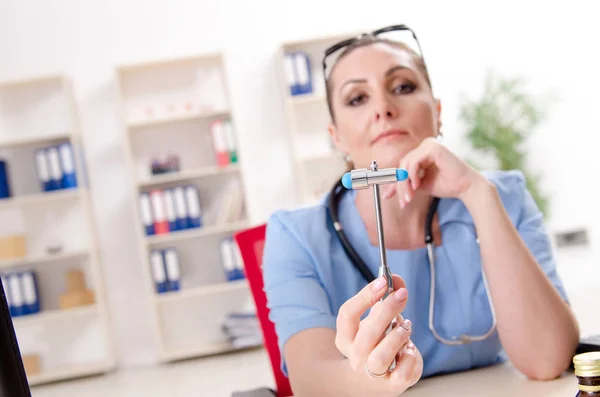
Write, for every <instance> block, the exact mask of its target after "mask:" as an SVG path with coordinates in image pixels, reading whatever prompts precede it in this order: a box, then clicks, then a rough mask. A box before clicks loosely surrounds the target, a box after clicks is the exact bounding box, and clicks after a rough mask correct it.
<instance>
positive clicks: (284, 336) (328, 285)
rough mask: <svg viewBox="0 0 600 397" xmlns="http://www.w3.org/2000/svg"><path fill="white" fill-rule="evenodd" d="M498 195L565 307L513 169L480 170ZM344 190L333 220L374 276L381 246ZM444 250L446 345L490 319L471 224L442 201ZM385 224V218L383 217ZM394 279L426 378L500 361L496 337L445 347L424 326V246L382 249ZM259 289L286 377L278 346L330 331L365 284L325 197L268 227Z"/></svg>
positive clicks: (441, 278)
mask: <svg viewBox="0 0 600 397" xmlns="http://www.w3.org/2000/svg"><path fill="white" fill-rule="evenodd" d="M485 175H486V177H487V178H488V179H489V180H490V181H492V182H493V183H494V184H495V185H496V186H497V189H498V192H499V194H500V197H501V199H502V202H503V204H504V206H505V208H506V211H507V213H508V215H509V217H510V219H511V220H512V222H513V224H514V225H515V227H516V228H517V230H518V231H519V233H520V235H521V237H522V238H523V240H524V241H525V243H526V244H527V246H528V247H529V249H530V250H531V252H532V253H533V255H534V256H535V258H536V259H537V261H538V263H539V264H540V266H541V267H542V269H543V271H544V272H545V274H546V275H547V277H548V278H549V279H550V281H551V282H552V284H553V285H554V286H555V287H556V288H557V290H558V292H559V293H560V294H561V295H562V297H563V299H565V301H567V296H566V293H565V291H564V288H563V285H562V282H561V280H560V279H559V277H558V275H557V273H556V263H555V259H554V257H553V253H552V247H551V243H550V239H549V236H548V234H547V232H546V230H545V228H544V224H543V216H542V213H541V212H540V211H539V209H538V208H537V206H536V204H535V202H534V200H533V198H532V196H531V194H530V193H529V192H528V190H527V188H526V185H525V178H524V177H523V174H522V173H521V172H519V171H496V172H488V173H485ZM355 194H356V192H355V191H348V192H346V194H344V196H343V197H342V199H341V201H340V204H339V218H340V222H341V223H342V225H343V227H344V229H345V232H346V235H347V237H348V239H349V240H350V243H351V244H352V245H353V247H354V248H355V249H356V251H357V252H358V254H359V255H360V256H361V257H362V258H363V259H364V260H365V262H366V263H367V265H368V266H369V268H370V269H371V271H372V272H373V274H375V275H377V272H378V266H379V249H378V247H377V246H374V245H372V244H371V243H370V242H369V238H368V236H367V232H366V229H365V226H364V223H363V221H362V219H361V218H360V215H359V213H358V211H357V209H356V206H355V204H354V198H355ZM438 218H439V222H440V227H441V231H442V244H441V245H440V246H437V247H436V248H435V258H436V259H435V260H436V269H435V274H436V280H435V286H436V290H435V306H434V313H435V317H434V325H435V328H436V330H437V332H438V333H439V334H441V336H443V337H445V338H446V339H452V337H454V336H459V335H461V334H463V333H466V334H470V335H482V334H484V333H486V332H487V331H488V329H489V328H490V325H491V322H492V316H491V312H490V308H489V304H488V300H487V296H486V292H485V288H484V284H483V279H482V274H481V257H480V253H479V246H478V243H477V237H476V234H475V228H474V223H473V220H472V218H471V216H470V215H469V213H468V211H467V209H466V208H465V206H464V205H463V203H462V202H461V201H460V200H457V199H442V200H440V203H439V207H438ZM384 221H385V220H384ZM387 258H388V265H389V266H390V269H391V271H392V273H395V274H398V275H400V276H401V277H402V278H403V279H404V281H405V282H406V286H407V289H408V297H409V298H408V303H407V306H406V309H405V310H404V312H403V316H404V317H405V318H408V319H410V320H411V321H412V324H413V331H412V336H411V339H412V341H413V342H414V343H415V345H416V346H417V347H418V348H419V350H420V352H421V354H422V356H423V362H424V368H423V377H427V376H431V375H434V374H440V373H447V372H453V371H461V370H467V369H471V368H476V367H481V366H486V365H490V364H494V363H497V362H500V361H502V360H504V359H505V355H504V354H503V351H502V346H501V344H500V340H499V337H498V334H497V332H495V333H494V334H492V336H490V337H489V338H488V339H486V340H485V341H483V342H475V343H471V344H468V345H459V346H448V345H445V344H443V343H441V342H438V341H437V339H435V337H434V336H433V334H432V333H431V331H430V330H429V326H428V324H429V293H430V269H429V262H428V259H427V251H426V248H424V247H423V248H419V249H414V250H390V249H388V250H387ZM263 272H264V282H265V292H266V294H267V299H268V307H269V309H270V318H271V321H273V323H274V324H275V327H276V331H277V335H278V339H279V348H280V350H281V354H282V365H281V368H282V370H283V372H284V373H285V374H286V375H287V368H286V365H285V360H284V359H283V346H284V344H285V343H286V341H287V340H288V339H289V338H290V337H291V336H292V335H294V334H296V333H298V332H300V331H302V330H306V329H309V328H315V327H327V328H331V329H335V326H336V315H337V313H338V310H339V308H340V306H341V305H342V304H343V303H344V302H345V301H346V300H348V299H349V298H351V297H352V296H354V295H355V294H356V293H357V292H358V291H359V290H360V289H361V288H363V287H364V286H365V285H366V281H365V279H364V278H363V277H362V276H361V274H360V273H359V272H358V271H357V270H356V269H355V268H354V266H353V264H352V262H351V261H350V260H349V259H348V257H347V256H346V254H345V252H344V250H343V248H342V245H341V243H340V241H339V239H338V238H337V235H336V234H335V230H334V229H333V226H332V224H331V221H330V220H329V217H328V215H327V196H325V198H324V199H323V200H322V201H321V202H320V203H319V204H317V205H315V206H311V207H304V208H300V209H294V210H280V211H277V212H275V213H274V214H273V215H272V216H271V217H270V218H269V221H268V224H267V236H266V242H265V249H264V257H263Z"/></svg>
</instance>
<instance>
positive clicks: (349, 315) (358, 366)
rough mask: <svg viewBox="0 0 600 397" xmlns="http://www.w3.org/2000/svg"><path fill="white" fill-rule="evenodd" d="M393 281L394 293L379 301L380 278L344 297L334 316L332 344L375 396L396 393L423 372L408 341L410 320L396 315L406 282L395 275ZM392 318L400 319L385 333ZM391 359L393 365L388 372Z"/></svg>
mask: <svg viewBox="0 0 600 397" xmlns="http://www.w3.org/2000/svg"><path fill="white" fill-rule="evenodd" d="M393 281H394V292H393V293H391V294H390V295H389V296H388V297H387V298H386V299H385V300H383V301H382V302H379V300H380V299H381V297H382V296H383V295H384V293H385V290H386V286H387V283H386V281H385V278H384V277H380V278H378V279H376V280H375V281H373V282H371V283H370V284H369V285H367V286H366V287H365V288H363V289H362V290H361V291H360V292H359V293H358V294H356V295H355V296H353V297H352V298H350V299H348V300H347V301H346V302H345V303H344V304H343V305H342V306H341V308H340V310H339V313H338V316H337V331H336V337H335V344H336V347H337V348H338V350H339V351H340V352H341V353H342V354H343V355H344V356H345V357H346V358H347V359H348V360H349V362H350V365H351V367H352V369H353V370H354V371H355V372H356V375H357V376H358V377H361V379H364V384H365V385H366V388H367V390H368V391H370V392H371V391H372V392H375V391H378V393H377V395H378V396H379V395H380V396H383V395H390V396H397V395H398V394H399V393H402V392H404V390H406V389H408V388H409V387H410V386H412V385H414V384H415V383H416V382H417V381H418V380H419V378H420V377H421V374H422V372H423V359H422V357H421V354H420V353H419V351H418V350H417V348H416V346H415V345H414V344H413V343H412V342H411V341H410V334H411V323H410V320H408V319H403V318H402V316H401V315H400V313H402V311H403V310H404V308H405V307H406V301H407V299H408V292H407V290H406V288H405V287H406V285H405V283H404V280H402V278H401V277H400V276H398V275H393ZM368 309H371V311H370V312H369V315H368V316H367V317H365V319H364V320H362V321H361V316H362V315H363V314H364V313H365V312H366V311H367V310H368ZM395 319H399V320H400V321H399V322H398V325H397V326H396V327H395V328H394V329H393V330H392V331H391V332H389V333H388V334H387V335H386V334H385V332H386V330H387V328H388V326H389V324H390V323H391V322H392V321H393V320H395ZM394 358H395V359H396V368H395V369H394V370H392V371H388V368H389V366H390V364H391V363H392V361H393V360H394ZM378 374H383V375H382V376H376V375H378ZM361 383H363V382H361Z"/></svg>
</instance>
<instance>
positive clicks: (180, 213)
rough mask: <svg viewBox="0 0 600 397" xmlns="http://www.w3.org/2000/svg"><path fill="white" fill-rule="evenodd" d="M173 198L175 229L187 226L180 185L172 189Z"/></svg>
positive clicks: (183, 194)
mask: <svg viewBox="0 0 600 397" xmlns="http://www.w3.org/2000/svg"><path fill="white" fill-rule="evenodd" d="M173 199H174V201H175V223H176V224H177V230H182V229H187V228H189V227H190V226H189V225H188V213H187V206H186V204H185V192H184V190H183V187H182V186H177V187H176V188H174V189H173Z"/></svg>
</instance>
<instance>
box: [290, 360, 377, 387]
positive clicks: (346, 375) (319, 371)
mask: <svg viewBox="0 0 600 397" xmlns="http://www.w3.org/2000/svg"><path fill="white" fill-rule="evenodd" d="M290 380H291V384H292V388H293V391H294V396H296V397H312V396H322V397H337V396H348V397H354V396H356V397H363V396H365V395H368V392H366V390H367V387H366V385H364V384H361V381H360V379H357V376H356V373H355V372H353V371H352V368H351V367H350V362H349V360H347V359H345V358H343V357H341V356H340V357H337V358H333V357H329V358H320V359H315V360H313V361H312V363H311V365H304V366H302V367H299V368H296V369H295V370H294V373H291V374H290Z"/></svg>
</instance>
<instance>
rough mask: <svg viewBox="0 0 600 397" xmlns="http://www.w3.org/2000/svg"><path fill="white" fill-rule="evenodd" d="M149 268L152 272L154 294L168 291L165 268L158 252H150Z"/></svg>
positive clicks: (161, 256) (160, 253)
mask: <svg viewBox="0 0 600 397" xmlns="http://www.w3.org/2000/svg"><path fill="white" fill-rule="evenodd" d="M150 267H151V270H152V277H153V280H154V286H155V288H156V292H158V293H159V294H162V293H165V292H167V291H168V290H169V286H168V282H167V270H166V268H165V262H164V258H163V255H162V252H161V251H160V250H152V252H151V253H150Z"/></svg>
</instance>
